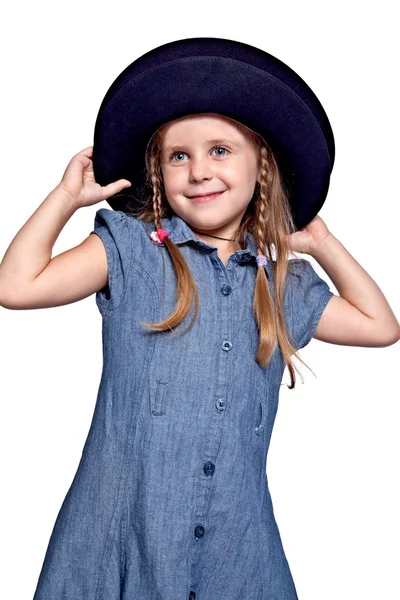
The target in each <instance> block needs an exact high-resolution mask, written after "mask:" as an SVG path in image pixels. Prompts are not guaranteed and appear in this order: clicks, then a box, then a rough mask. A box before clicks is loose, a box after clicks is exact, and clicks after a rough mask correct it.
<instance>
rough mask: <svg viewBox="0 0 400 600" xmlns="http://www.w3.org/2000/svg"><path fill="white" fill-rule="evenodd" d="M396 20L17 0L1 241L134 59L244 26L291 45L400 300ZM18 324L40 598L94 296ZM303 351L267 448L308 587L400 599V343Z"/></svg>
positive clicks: (24, 497)
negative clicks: (302, 363) (181, 41)
mask: <svg viewBox="0 0 400 600" xmlns="http://www.w3.org/2000/svg"><path fill="white" fill-rule="evenodd" d="M396 25H397V20H396V19H395V3H394V2H388V1H381V2H379V3H374V4H372V3H366V2H343V3H341V4H340V3H339V4H338V3H321V2H306V1H304V0H303V1H302V2H293V3H288V2H284V1H280V2H276V3H271V2H262V3H256V2H253V1H249V0H248V1H247V2H246V3H241V4H239V5H238V8H234V6H233V4H232V3H227V2H221V3H218V2H202V3H201V4H200V3H195V4H192V3H190V2H184V3H175V2H166V3H161V2H159V3H158V4H156V3H154V2H151V3H150V2H144V3H141V2H136V3H134V2H129V3H128V2H127V3H123V2H118V1H114V2H111V3H99V2H96V3H95V2H89V1H88V2H83V3H82V2H79V3H78V2H76V1H71V0H70V1H69V2H62V3H60V2H59V3H52V4H50V3H45V2H41V1H36V2H33V3H28V2H26V1H25V2H19V3H15V4H13V5H12V7H11V5H10V4H9V5H8V8H7V11H6V13H5V14H4V12H3V28H2V36H1V41H0V44H1V72H2V87H3V91H2V95H1V111H0V115H1V167H2V169H1V187H2V190H1V191H2V194H1V219H0V258H1V257H3V256H4V253H5V252H6V250H7V248H8V245H9V244H10V243H11V241H12V239H13V237H14V235H15V234H16V233H17V232H18V230H19V229H20V228H21V227H22V225H23V224H24V223H25V222H26V220H27V219H28V218H29V217H30V216H31V214H32V213H33V212H34V211H35V210H36V208H37V207H38V206H39V204H40V203H41V202H42V201H43V200H44V198H45V197H46V196H47V194H48V193H49V192H50V191H51V190H52V189H53V188H54V187H55V186H56V185H57V184H58V183H59V181H60V179H61V177H62V175H63V172H64V169H65V168H66V166H67V164H68V162H69V160H70V159H71V158H72V156H73V155H74V154H76V153H77V152H79V151H80V150H82V149H83V148H85V147H87V146H90V145H91V144H92V143H93V131H94V124H95V120H96V116H97V111H98V109H99V107H100V103H101V101H102V99H103V97H104V95H105V93H106V91H107V89H108V87H109V86H110V85H111V83H112V82H113V81H114V79H115V78H116V77H117V75H118V74H119V73H120V72H121V71H122V70H123V69H124V68H125V67H126V66H127V65H128V64H130V62H132V61H133V60H135V59H136V58H137V57H138V56H140V55H141V54H143V53H144V52H147V51H148V50H150V49H151V48H153V47H155V46H158V45H161V44H164V43H167V42H169V41H172V40H174V39H179V38H184V37H196V36H201V37H223V38H231V39H236V40H238V41H243V42H247V43H250V44H253V45H255V46H259V47H260V48H262V49H264V50H266V51H267V52H269V53H271V54H273V55H275V56H277V57H278V58H280V59H281V60H283V61H284V62H286V63H287V64H288V65H289V66H291V67H292V68H293V69H294V70H295V71H297V72H298V73H299V74H300V75H301V77H302V78H303V79H305V81H306V82H307V83H308V84H309V85H310V87H311V88H312V89H313V91H314V92H315V93H316V94H317V96H318V98H319V99H320V101H321V102H322V105H323V106H324V108H325V110H326V112H327V114H328V117H329V119H330V122H331V125H332V128H333V131H334V135H335V142H336V161H335V166H334V169H333V173H332V179H331V186H330V190H329V194H328V197H327V200H326V202H325V205H324V206H323V208H322V210H321V212H320V216H321V217H322V218H323V219H324V220H325V222H326V223H327V225H328V227H329V228H330V230H331V231H332V233H333V234H334V235H335V236H336V237H337V238H338V239H339V240H340V241H341V242H342V243H343V244H344V246H345V247H346V248H347V249H348V251H349V252H350V253H351V254H352V255H353V256H354V257H355V258H356V260H357V261H358V262H359V263H360V264H361V265H362V266H363V267H364V269H366V271H367V272H368V273H369V274H370V275H371V276H372V277H373V278H374V280H375V281H376V282H377V284H378V285H379V286H380V288H381V289H382V291H383V292H384V294H385V296H386V298H387V299H388V302H389V304H390V305H391V307H392V309H393V311H394V312H395V314H396V315H397V316H398V315H400V303H399V295H398V292H399V265H398V260H397V256H396V252H397V250H398V223H399V217H400V213H399V200H400V199H399V188H398V173H399V158H400V156H399V142H398V140H399V133H400V128H399V119H398V107H399V105H400V98H399V76H398V55H399V44H398V42H396V40H397V39H398V29H397V26H396ZM101 207H105V208H109V205H108V204H107V202H102V203H100V204H98V205H96V206H92V207H87V208H85V209H83V210H79V211H78V212H77V213H76V214H75V215H74V216H73V217H72V219H71V220H70V221H69V222H68V223H67V224H66V226H65V228H64V229H63V231H62V232H61V234H60V236H59V238H58V239H57V241H56V243H55V245H54V248H53V256H55V255H57V254H59V253H61V252H63V251H64V250H67V249H69V248H71V247H73V246H76V245H78V244H79V243H80V242H81V241H82V240H83V239H84V238H86V237H87V236H88V235H89V233H90V232H91V231H92V230H93V220H94V214H95V212H96V210H97V209H99V208H101ZM305 258H308V259H309V260H310V261H311V262H312V264H313V265H314V266H315V267H316V269H317V272H318V273H319V274H320V275H321V276H322V277H323V278H324V279H325V280H326V281H327V282H328V283H329V284H330V287H331V289H332V291H334V292H335V293H337V291H336V289H335V288H334V287H333V285H332V283H331V282H330V279H329V276H328V275H327V274H326V273H325V272H323V271H322V269H321V268H320V267H319V265H318V264H317V263H316V262H315V261H314V260H313V259H311V258H310V257H308V256H305ZM0 339H1V342H0V359H1V362H0V365H1V367H0V368H1V373H0V375H1V377H0V394H1V405H0V406H1V409H0V410H1V418H0V427H1V430H0V443H1V448H0V451H1V472H2V494H1V496H0V502H1V510H0V518H1V522H0V531H1V535H0V550H1V553H2V558H1V568H2V571H3V573H2V577H1V582H0V596H1V597H2V598H7V600H23V599H24V600H26V599H29V598H32V597H33V594H34V590H35V586H36V582H37V578H38V576H39V572H40V569H41V566H42V562H43V559H44V555H45V551H46V548H47V543H48V540H49V537H50V534H51V531H52V527H53V525H54V521H55V519H56V516H57V513H58V511H59V508H60V506H61V504H62V501H63V499H64V497H65V494H66V493H67V490H68V488H69V485H70V483H71V481H72V479H73V476H74V474H75V471H76V468H77V465H78V462H79V460H80V457H81V452H82V448H83V445H84V442H85V439H86V435H87V433H88V430H89V425H90V422H91V418H92V414H93V410H94V406H95V401H96V394H97V390H98V385H99V382H100V375H101V367H102V347H101V316H100V313H99V312H98V310H97V307H96V305H95V297H94V295H93V296H91V297H89V298H87V299H85V300H83V301H81V302H77V303H74V304H70V305H67V306H62V307H58V308H53V309H46V310H44V309H41V310H27V311H12V310H7V309H4V308H2V307H0ZM301 352H302V354H301V355H302V357H303V360H305V361H306V363H307V364H308V365H309V366H310V367H311V368H312V369H313V371H314V372H315V373H316V375H317V379H315V378H314V376H313V375H312V373H310V371H308V370H307V369H306V368H303V369H302V372H303V375H304V377H305V384H304V385H301V382H300V379H299V378H298V384H297V387H296V389H295V390H292V391H290V390H288V389H287V388H286V387H285V386H282V388H281V389H282V393H281V397H280V406H279V411H278V415H277V418H276V422H275V428H274V432H273V435H272V440H271V447H270V450H269V455H268V461H267V471H268V475H269V482H270V489H271V494H272V498H273V502H274V509H275V516H276V519H277V522H278V525H279V528H280V532H281V536H282V540H283V544H284V548H285V551H286V555H287V558H288V561H289V564H290V568H291V571H292V574H293V578H294V581H295V584H296V588H297V592H298V595H299V599H300V600H322V599H323V600H337V599H338V598H340V599H341V600H358V599H360V600H361V599H362V600H377V599H379V600H381V599H382V600H384V599H385V600H386V599H387V600H389V599H390V600H394V599H396V598H400V580H399V577H398V567H399V559H400V556H399V542H398V540H399V538H400V521H399V510H398V507H399V506H400V495H399V489H400V487H399V455H400V453H399V445H400V444H399V435H398V429H399V416H400V413H399V384H398V366H399V358H400V356H399V344H396V345H393V346H389V347H386V348H360V347H345V346H336V345H331V344H326V343H323V342H319V341H317V340H313V341H312V342H311V343H310V345H309V346H307V348H305V349H304V350H302V351H301ZM284 380H285V381H289V374H288V371H287V370H286V371H285V377H284ZM54 600H58V599H56V598H54ZM70 600H74V599H72V598H71V599H70ZM88 600H89V599H88ZM177 600H178V599H177ZM199 600H201V599H199ZM215 600H225V599H221V598H216V599H215Z"/></svg>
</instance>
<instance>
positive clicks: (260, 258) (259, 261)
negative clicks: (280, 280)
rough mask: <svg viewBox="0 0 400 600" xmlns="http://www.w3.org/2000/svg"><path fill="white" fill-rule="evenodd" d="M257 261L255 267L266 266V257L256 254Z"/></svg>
mask: <svg viewBox="0 0 400 600" xmlns="http://www.w3.org/2000/svg"><path fill="white" fill-rule="evenodd" d="M256 260H257V265H258V266H259V267H263V266H264V265H266V264H267V257H266V256H264V254H258V256H257V257H256Z"/></svg>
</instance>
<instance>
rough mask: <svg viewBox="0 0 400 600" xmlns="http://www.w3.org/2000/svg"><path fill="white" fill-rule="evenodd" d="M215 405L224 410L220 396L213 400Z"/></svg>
mask: <svg viewBox="0 0 400 600" xmlns="http://www.w3.org/2000/svg"><path fill="white" fill-rule="evenodd" d="M215 406H216V407H217V410H225V402H224V401H223V400H222V398H217V400H216V401H215Z"/></svg>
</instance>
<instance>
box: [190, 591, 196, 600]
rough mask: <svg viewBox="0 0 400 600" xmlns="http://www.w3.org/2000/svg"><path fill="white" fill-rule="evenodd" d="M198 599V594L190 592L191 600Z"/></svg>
mask: <svg viewBox="0 0 400 600" xmlns="http://www.w3.org/2000/svg"><path fill="white" fill-rule="evenodd" d="M195 598H196V592H193V591H190V592H189V600H195Z"/></svg>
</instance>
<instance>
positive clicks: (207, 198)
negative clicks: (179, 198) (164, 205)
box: [188, 190, 226, 202]
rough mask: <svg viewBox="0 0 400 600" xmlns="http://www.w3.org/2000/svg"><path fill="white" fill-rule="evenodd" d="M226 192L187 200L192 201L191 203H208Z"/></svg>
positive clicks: (192, 197)
mask: <svg viewBox="0 0 400 600" xmlns="http://www.w3.org/2000/svg"><path fill="white" fill-rule="evenodd" d="M225 191H226V190H224V191H223V192H214V193H213V194H207V195H206V196H191V197H190V196H188V198H189V200H193V202H208V201H209V200H214V198H217V197H218V196H221V194H223V193H224V192H225Z"/></svg>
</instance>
